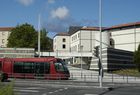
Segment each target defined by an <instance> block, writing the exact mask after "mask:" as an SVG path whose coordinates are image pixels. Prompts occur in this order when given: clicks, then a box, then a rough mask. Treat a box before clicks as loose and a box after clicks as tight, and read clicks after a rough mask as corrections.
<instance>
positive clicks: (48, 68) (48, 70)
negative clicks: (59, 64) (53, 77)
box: [45, 63, 50, 74]
mask: <svg viewBox="0 0 140 95" xmlns="http://www.w3.org/2000/svg"><path fill="white" fill-rule="evenodd" d="M45 73H46V74H49V73H50V64H49V63H45Z"/></svg>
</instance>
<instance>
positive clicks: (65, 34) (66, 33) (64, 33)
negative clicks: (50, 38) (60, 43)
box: [55, 32, 70, 36]
mask: <svg viewBox="0 0 140 95" xmlns="http://www.w3.org/2000/svg"><path fill="white" fill-rule="evenodd" d="M55 36H70V35H69V34H68V32H60V33H58V34H56V35H55Z"/></svg>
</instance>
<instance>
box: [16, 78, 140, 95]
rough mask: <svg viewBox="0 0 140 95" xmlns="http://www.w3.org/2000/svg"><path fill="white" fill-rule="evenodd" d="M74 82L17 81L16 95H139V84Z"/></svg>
mask: <svg viewBox="0 0 140 95" xmlns="http://www.w3.org/2000/svg"><path fill="white" fill-rule="evenodd" d="M98 85H99V83H91V82H79V81H78V82H75V81H69V80H67V81H63V80H62V81H61V80H60V81H55V80H53V81H48V80H29V79H26V80H24V79H17V80H15V84H14V92H15V94H16V95H140V84H111V83H110V84H109V83H104V86H103V88H99V86H98Z"/></svg>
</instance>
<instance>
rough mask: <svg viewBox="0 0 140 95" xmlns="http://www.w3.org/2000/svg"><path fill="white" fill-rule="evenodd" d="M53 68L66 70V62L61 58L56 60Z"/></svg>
mask: <svg viewBox="0 0 140 95" xmlns="http://www.w3.org/2000/svg"><path fill="white" fill-rule="evenodd" d="M55 68H56V70H57V71H62V72H63V71H68V68H67V66H66V63H65V62H64V61H63V60H57V62H56V63H55Z"/></svg>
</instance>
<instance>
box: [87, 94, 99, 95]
mask: <svg viewBox="0 0 140 95" xmlns="http://www.w3.org/2000/svg"><path fill="white" fill-rule="evenodd" d="M85 95H98V94H85Z"/></svg>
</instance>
